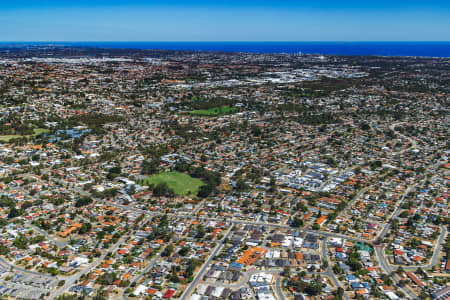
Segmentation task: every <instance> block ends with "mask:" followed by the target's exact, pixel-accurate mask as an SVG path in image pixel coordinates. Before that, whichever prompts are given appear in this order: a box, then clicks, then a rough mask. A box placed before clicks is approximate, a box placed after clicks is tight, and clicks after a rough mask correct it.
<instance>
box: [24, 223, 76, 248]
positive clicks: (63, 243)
mask: <svg viewBox="0 0 450 300" xmlns="http://www.w3.org/2000/svg"><path fill="white" fill-rule="evenodd" d="M28 225H29V226H30V227H31V228H33V229H34V230H35V231H37V232H39V233H40V234H42V235H43V236H45V237H46V238H47V239H48V240H49V241H51V242H52V243H53V244H55V245H56V246H57V247H58V248H64V247H65V246H67V244H68V243H67V242H59V241H57V240H56V239H54V238H53V237H52V236H50V235H49V234H48V233H47V232H46V231H44V230H42V229H40V228H39V227H36V226H34V225H33V224H31V223H28Z"/></svg>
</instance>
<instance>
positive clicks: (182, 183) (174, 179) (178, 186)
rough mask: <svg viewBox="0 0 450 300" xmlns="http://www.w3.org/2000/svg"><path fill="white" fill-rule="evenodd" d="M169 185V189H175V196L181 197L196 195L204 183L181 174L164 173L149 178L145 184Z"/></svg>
mask: <svg viewBox="0 0 450 300" xmlns="http://www.w3.org/2000/svg"><path fill="white" fill-rule="evenodd" d="M163 182H165V183H167V185H168V186H169V188H171V189H173V191H174V192H175V194H177V195H180V196H185V195H196V194H197V192H198V189H199V188H200V186H202V185H203V181H201V180H200V179H197V178H192V177H191V176H189V175H187V174H184V173H180V172H163V173H159V174H155V175H152V176H149V177H147V179H145V180H144V181H143V184H147V185H150V184H153V185H155V186H156V185H158V184H159V183H163Z"/></svg>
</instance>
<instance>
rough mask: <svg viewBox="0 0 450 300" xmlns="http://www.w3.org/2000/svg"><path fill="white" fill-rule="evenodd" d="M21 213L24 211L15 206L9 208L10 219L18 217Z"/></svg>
mask: <svg viewBox="0 0 450 300" xmlns="http://www.w3.org/2000/svg"><path fill="white" fill-rule="evenodd" d="M21 214H22V213H21V211H20V210H18V209H17V208H15V207H11V209H10V210H9V213H8V219H13V218H16V217H18V216H20V215H21Z"/></svg>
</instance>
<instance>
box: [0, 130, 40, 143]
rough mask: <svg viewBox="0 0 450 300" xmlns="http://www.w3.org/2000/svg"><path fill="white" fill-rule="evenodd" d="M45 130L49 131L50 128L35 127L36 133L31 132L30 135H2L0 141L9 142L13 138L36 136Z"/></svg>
mask: <svg viewBox="0 0 450 300" xmlns="http://www.w3.org/2000/svg"><path fill="white" fill-rule="evenodd" d="M45 132H48V130H47V129H43V128H36V129H34V134H30V135H19V134H14V135H0V142H9V141H10V140H12V139H17V138H22V137H31V136H36V135H39V134H41V133H45Z"/></svg>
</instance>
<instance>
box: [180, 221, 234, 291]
mask: <svg viewBox="0 0 450 300" xmlns="http://www.w3.org/2000/svg"><path fill="white" fill-rule="evenodd" d="M231 228H232V226H230V228H228V231H227V233H226V234H225V236H224V237H223V238H222V239H221V240H220V242H219V244H218V245H217V246H216V248H215V249H214V250H213V252H212V253H211V255H210V256H209V257H208V259H207V260H206V262H205V263H204V264H203V266H202V267H201V269H200V271H199V272H198V273H197V275H196V276H195V278H194V280H192V282H191V283H190V284H189V286H188V287H187V288H186V290H185V291H184V292H183V294H182V295H181V298H180V299H181V300H186V299H188V298H189V296H190V295H191V293H192V291H193V290H194V288H195V287H196V286H197V283H198V282H199V281H200V279H201V278H202V277H203V274H204V273H205V271H206V269H207V268H208V266H209V264H210V263H211V261H212V260H213V259H214V257H216V255H217V254H218V253H219V252H220V250H221V249H222V247H223V245H224V242H223V241H224V240H225V239H227V238H228V237H229V236H230V233H231Z"/></svg>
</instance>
